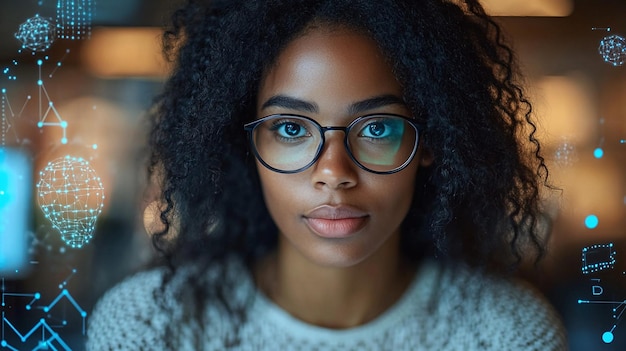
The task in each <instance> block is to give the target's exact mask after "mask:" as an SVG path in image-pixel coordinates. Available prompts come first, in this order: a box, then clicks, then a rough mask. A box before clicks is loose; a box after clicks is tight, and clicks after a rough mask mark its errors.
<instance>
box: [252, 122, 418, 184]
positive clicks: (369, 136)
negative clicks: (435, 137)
mask: <svg viewBox="0 0 626 351" xmlns="http://www.w3.org/2000/svg"><path fill="white" fill-rule="evenodd" d="M420 128H421V123H420V122H419V121H417V120H415V119H412V118H408V117H404V116H400V115H394V114H373V115H366V116H362V117H358V118H357V119H355V120H354V121H352V123H350V124H349V125H348V126H347V127H322V126H321V125H320V124H319V123H317V122H316V121H315V120H313V119H311V118H309V117H305V116H299V115H291V114H276V115H269V116H266V117H263V118H261V119H258V120H256V121H254V122H250V123H247V124H245V125H244V129H245V130H246V131H247V132H248V137H249V140H250V145H251V146H252V150H253V152H254V155H255V157H256V158H257V159H258V160H259V162H261V164H263V166H265V167H267V168H268V169H270V170H272V171H275V172H278V173H297V172H302V171H304V170H306V169H307V168H309V167H311V165H313V164H314V163H315V162H316V161H317V160H318V159H319V157H320V154H321V152H322V150H323V149H324V142H325V137H324V135H325V133H326V132H327V131H331V130H341V131H343V132H344V134H345V137H344V145H345V147H346V150H348V155H350V158H351V159H352V160H353V161H354V162H355V163H356V164H357V165H358V166H359V167H361V168H362V169H364V170H366V171H369V172H372V173H376V174H391V173H396V172H399V171H401V170H402V169H404V168H405V167H406V166H407V165H408V164H409V163H410V162H411V160H412V159H413V157H414V156H415V154H416V152H417V147H418V144H419V130H420Z"/></svg>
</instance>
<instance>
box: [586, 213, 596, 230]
mask: <svg viewBox="0 0 626 351" xmlns="http://www.w3.org/2000/svg"><path fill="white" fill-rule="evenodd" d="M599 222H600V221H599V220H598V216H596V215H589V216H587V218H585V227H587V228H589V229H594V228H595V227H597V226H598V223H599Z"/></svg>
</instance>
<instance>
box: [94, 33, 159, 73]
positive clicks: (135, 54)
mask: <svg viewBox="0 0 626 351" xmlns="http://www.w3.org/2000/svg"><path fill="white" fill-rule="evenodd" d="M161 33H162V30H161V29H160V28H149V27H144V28H141V27H135V28H96V29H94V30H93V33H92V35H91V40H88V41H86V42H85V47H84V48H83V51H82V58H83V62H84V64H85V66H86V68H87V69H88V70H89V71H90V72H91V73H93V74H94V75H96V76H100V77H155V78H160V77H163V76H165V75H166V74H167V65H166V63H165V60H164V59H163V55H162V51H161Z"/></svg>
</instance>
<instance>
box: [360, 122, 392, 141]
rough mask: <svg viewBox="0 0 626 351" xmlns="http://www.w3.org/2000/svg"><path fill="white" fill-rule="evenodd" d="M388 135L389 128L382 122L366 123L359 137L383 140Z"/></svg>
mask: <svg viewBox="0 0 626 351" xmlns="http://www.w3.org/2000/svg"><path fill="white" fill-rule="evenodd" d="M390 133H391V131H390V128H389V127H388V126H387V125H385V123H384V122H383V121H373V122H371V123H368V124H367V125H366V126H365V127H364V128H363V129H362V130H361V135H362V136H364V137H368V138H384V137H387V136H389V134H390Z"/></svg>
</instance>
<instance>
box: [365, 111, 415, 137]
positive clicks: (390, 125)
mask: <svg viewBox="0 0 626 351" xmlns="http://www.w3.org/2000/svg"><path fill="white" fill-rule="evenodd" d="M361 123H362V124H360V127H359V128H358V130H359V134H358V136H359V137H361V138H366V139H371V140H379V141H380V140H385V139H396V138H401V137H402V134H403V133H404V120H402V119H401V118H397V117H384V116H376V117H371V118H367V119H366V120H364V121H362V122H361Z"/></svg>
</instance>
